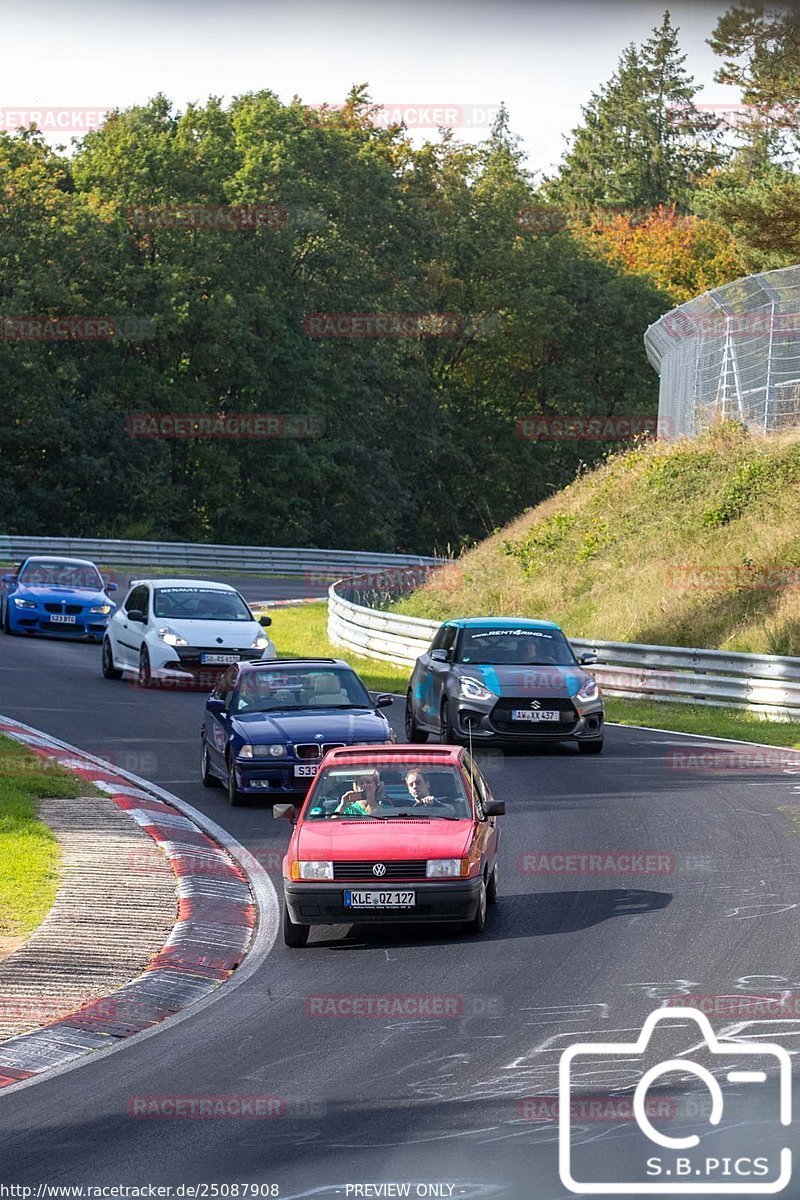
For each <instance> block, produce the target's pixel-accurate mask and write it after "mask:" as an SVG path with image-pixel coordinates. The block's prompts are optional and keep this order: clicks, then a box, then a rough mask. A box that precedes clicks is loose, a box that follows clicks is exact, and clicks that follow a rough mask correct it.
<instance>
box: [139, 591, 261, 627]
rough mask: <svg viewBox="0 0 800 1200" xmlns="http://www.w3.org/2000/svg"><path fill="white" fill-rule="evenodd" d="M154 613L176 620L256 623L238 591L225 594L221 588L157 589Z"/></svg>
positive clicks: (154, 599)
mask: <svg viewBox="0 0 800 1200" xmlns="http://www.w3.org/2000/svg"><path fill="white" fill-rule="evenodd" d="M153 612H154V614H155V615H156V616H157V617H169V618H171V619H172V620H173V621H178V620H181V621H252V620H254V617H253V614H252V613H251V612H250V609H249V608H248V607H247V605H246V604H245V602H244V600H243V599H242V597H241V596H240V595H239V593H238V592H223V591H221V590H220V589H219V588H202V587H158V588H156V589H155V593H154V596H153Z"/></svg>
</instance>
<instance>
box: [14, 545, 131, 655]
mask: <svg viewBox="0 0 800 1200" xmlns="http://www.w3.org/2000/svg"><path fill="white" fill-rule="evenodd" d="M116 590H117V585H116V584H115V583H106V581H105V580H104V579H103V577H102V575H101V574H100V572H99V571H98V569H97V567H96V566H95V565H94V563H93V562H88V561H87V560H86V559H82V558H48V557H44V556H30V557H29V558H26V559H25V561H24V562H23V563H22V564H21V566H19V567H18V568H17V570H16V572H14V573H13V574H9V575H0V624H1V625H2V627H3V632H4V633H28V634H31V633H48V634H55V635H57V636H58V637H68V638H73V639H74V638H88V639H90V640H94V641H98V642H99V641H102V638H103V633H104V632H105V628H106V625H107V624H108V619H109V617H110V616H111V614H112V613H113V612H114V610H115V608H116V607H117V606H116V604H114V602H113V601H112V600H111V599H109V593H110V592H115V591H116Z"/></svg>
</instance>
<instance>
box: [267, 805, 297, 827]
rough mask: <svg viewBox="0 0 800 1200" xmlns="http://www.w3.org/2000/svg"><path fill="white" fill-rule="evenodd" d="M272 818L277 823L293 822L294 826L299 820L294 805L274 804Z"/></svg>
mask: <svg viewBox="0 0 800 1200" xmlns="http://www.w3.org/2000/svg"><path fill="white" fill-rule="evenodd" d="M272 816H273V817H274V819H275V820H276V821H291V822H292V824H293V825H294V823H295V821H296V820H297V809H296V808H295V806H294V805H293V804H273V806H272Z"/></svg>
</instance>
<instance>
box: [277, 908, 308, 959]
mask: <svg viewBox="0 0 800 1200" xmlns="http://www.w3.org/2000/svg"><path fill="white" fill-rule="evenodd" d="M310 931H311V926H310V925H295V923H294V921H293V920H292V918H291V917H290V916H289V909H288V907H287V905H286V901H285V900H284V902H283V940H284V942H285V943H286V945H287V946H290V947H291V948H292V950H299V949H300V947H301V946H305V944H306V942H307V941H308V935H309V933H310Z"/></svg>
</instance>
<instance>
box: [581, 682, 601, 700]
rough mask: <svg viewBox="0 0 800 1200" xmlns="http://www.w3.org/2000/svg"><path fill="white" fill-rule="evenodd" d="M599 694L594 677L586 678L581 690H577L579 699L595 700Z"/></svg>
mask: <svg viewBox="0 0 800 1200" xmlns="http://www.w3.org/2000/svg"><path fill="white" fill-rule="evenodd" d="M599 695H600V688H599V687H598V686H597V680H596V679H587V680H586V683H584V685H583V687H582V688H581V690H580V691H579V692H578V699H579V700H596V699H597V697H598V696H599Z"/></svg>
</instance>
